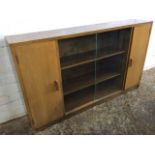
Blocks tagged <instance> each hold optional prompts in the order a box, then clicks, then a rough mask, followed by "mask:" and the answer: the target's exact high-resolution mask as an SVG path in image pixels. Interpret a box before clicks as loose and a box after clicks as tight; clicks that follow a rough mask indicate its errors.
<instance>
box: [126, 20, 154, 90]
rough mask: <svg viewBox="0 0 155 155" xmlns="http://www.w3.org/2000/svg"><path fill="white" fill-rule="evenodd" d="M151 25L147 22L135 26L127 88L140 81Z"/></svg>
mask: <svg viewBox="0 0 155 155" xmlns="http://www.w3.org/2000/svg"><path fill="white" fill-rule="evenodd" d="M151 27H152V24H151V23H147V24H143V25H138V26H135V28H134V32H133V40H132V45H131V52H130V59H129V65H128V71H127V77H126V83H125V89H129V88H131V87H134V86H136V85H138V84H139V82H140V78H141V74H142V71H143V66H144V61H145V56H146V51H147V47H148V42H149V37H150V31H151Z"/></svg>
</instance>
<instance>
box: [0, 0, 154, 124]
mask: <svg viewBox="0 0 155 155" xmlns="http://www.w3.org/2000/svg"><path fill="white" fill-rule="evenodd" d="M123 19H151V20H154V21H155V17H154V4H153V0H152V1H151V0H142V1H140V0H137V1H136V0H106V1H105V0H77V1H74V0H40V1H39V0H12V1H11V0H0V123H2V122H5V121H7V120H10V119H13V118H16V117H20V116H23V115H25V114H26V111H25V107H24V102H23V97H22V95H21V90H20V88H19V83H18V80H17V77H16V73H15V70H14V67H13V64H12V62H11V59H10V57H9V50H8V47H7V45H6V44H5V41H4V36H5V35H11V34H20V33H27V32H35V31H41V30H51V29H57V28H64V27H72V26H79V25H87V24H93V23H102V22H106V21H113V20H123ZM154 38H155V29H154V28H153V31H152V35H151V40H150V46H149V49H148V54H147V59H146V63H145V69H149V68H151V67H153V66H155V61H154V60H155V52H154V51H155V44H154V43H153V40H154Z"/></svg>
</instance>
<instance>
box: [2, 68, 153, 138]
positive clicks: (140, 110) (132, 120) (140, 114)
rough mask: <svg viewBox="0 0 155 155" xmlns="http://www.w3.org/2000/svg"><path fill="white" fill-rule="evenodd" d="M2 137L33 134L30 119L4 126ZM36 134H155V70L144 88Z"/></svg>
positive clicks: (148, 73)
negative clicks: (3, 135) (5, 135)
mask: <svg viewBox="0 0 155 155" xmlns="http://www.w3.org/2000/svg"><path fill="white" fill-rule="evenodd" d="M0 134H32V130H31V127H30V124H29V121H28V120H27V117H23V118H20V119H16V120H14V121H10V122H8V123H5V124H2V125H0ZM36 134H47V135H48V134H49V135H51V134H93V135H94V134H106V135H107V134H110V135H111V134H112V135H113V134H121V135H122V134H123V135H128V134H134V135H135V134H155V68H152V69H150V70H147V71H145V72H144V74H143V76H142V80H141V84H140V87H139V88H138V89H135V90H133V91H129V92H127V93H126V94H123V95H120V96H118V97H115V98H114V99H112V100H110V101H107V102H104V103H102V104H100V105H97V106H94V107H93V108H91V109H88V110H86V111H84V112H82V113H80V114H77V115H75V116H73V117H71V118H69V119H66V120H64V121H62V122H60V123H57V124H55V125H52V126H50V127H48V128H46V129H45V130H43V131H40V132H38V133H36Z"/></svg>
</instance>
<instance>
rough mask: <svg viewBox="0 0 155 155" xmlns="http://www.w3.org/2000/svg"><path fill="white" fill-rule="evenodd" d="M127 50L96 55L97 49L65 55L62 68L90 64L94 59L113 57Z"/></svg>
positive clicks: (62, 59)
mask: <svg viewBox="0 0 155 155" xmlns="http://www.w3.org/2000/svg"><path fill="white" fill-rule="evenodd" d="M125 52H126V51H113V52H105V51H103V52H98V53H99V55H97V56H96V52H95V50H92V51H89V52H83V53H81V54H76V55H72V56H65V57H63V58H61V66H62V67H61V69H62V70H65V69H69V68H72V67H76V66H79V65H84V64H88V63H91V62H94V61H98V60H102V59H106V58H109V57H113V56H116V55H120V54H123V53H125Z"/></svg>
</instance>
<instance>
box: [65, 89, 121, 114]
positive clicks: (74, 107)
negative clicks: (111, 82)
mask: <svg viewBox="0 0 155 155" xmlns="http://www.w3.org/2000/svg"><path fill="white" fill-rule="evenodd" d="M120 92H121V89H119V88H118V87H113V86H111V87H108V88H104V89H100V91H98V92H97V93H98V95H97V94H96V93H95V89H94V87H90V88H87V89H84V90H82V91H79V92H76V93H73V94H70V95H69V96H67V97H65V111H66V114H70V113H72V112H75V111H78V110H80V109H82V108H84V107H87V106H89V105H92V104H93V103H95V102H97V101H98V100H103V99H106V98H108V97H110V96H112V95H114V94H117V93H120ZM96 95H97V97H99V96H100V98H96Z"/></svg>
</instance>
